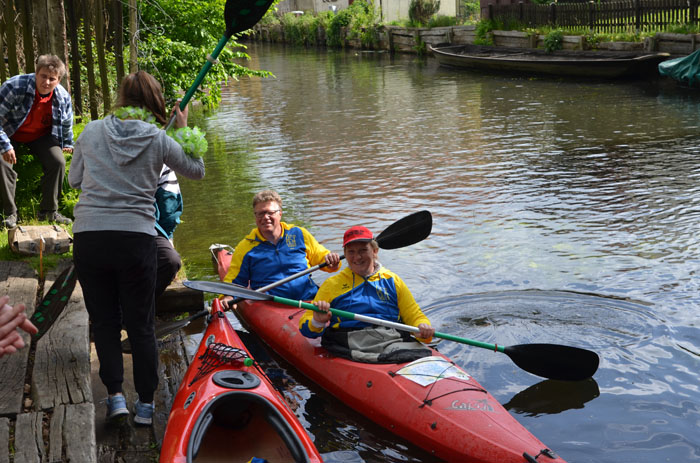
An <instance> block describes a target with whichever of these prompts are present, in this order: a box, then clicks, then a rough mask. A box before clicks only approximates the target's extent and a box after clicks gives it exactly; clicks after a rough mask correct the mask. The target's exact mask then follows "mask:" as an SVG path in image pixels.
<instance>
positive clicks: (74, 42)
mask: <svg viewBox="0 0 700 463" xmlns="http://www.w3.org/2000/svg"><path fill="white" fill-rule="evenodd" d="M65 1H66V13H67V20H68V24H69V26H68V30H69V31H70V48H71V51H72V53H71V57H70V58H71V66H70V75H71V81H72V83H73V89H72V92H71V93H72V94H73V111H74V113H75V115H76V116H78V117H79V118H80V117H82V115H83V94H82V91H81V87H80V43H79V41H78V26H79V24H78V18H77V17H76V14H75V11H76V10H79V9H80V0H65Z"/></svg>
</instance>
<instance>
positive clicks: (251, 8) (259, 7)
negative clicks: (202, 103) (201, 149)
mask: <svg viewBox="0 0 700 463" xmlns="http://www.w3.org/2000/svg"><path fill="white" fill-rule="evenodd" d="M270 5H272V0H228V1H227V2H226V6H224V22H225V23H226V31H224V35H223V36H221V38H220V39H219V43H218V44H217V45H216V47H215V48H214V51H212V52H211V54H210V55H209V56H207V61H206V63H204V66H202V69H201V70H200V71H199V74H198V75H197V77H196V78H195V79H194V82H193V83H192V85H191V86H190V88H189V90H187V93H185V96H183V97H182V101H180V110H184V109H185V108H186V107H187V103H189V102H190V99H191V98H192V95H194V92H196V91H197V89H198V88H199V86H200V85H201V83H202V81H203V80H204V77H206V75H207V73H208V72H209V69H211V67H212V66H213V65H214V64H215V63H216V59H217V58H218V57H219V54H220V53H221V51H222V50H223V49H224V47H225V46H226V43H227V42H228V41H229V39H230V38H231V36H232V35H233V34H237V33H239V32H243V31H246V30H248V29H250V28H251V27H253V26H255V24H257V22H258V21H260V19H261V18H262V17H263V15H264V14H265V12H267V10H268V9H269V8H270ZM174 123H175V115H173V116H172V117H171V118H170V121H168V125H166V126H165V129H166V130H168V129H169V128H170V127H172V125H173V124H174Z"/></svg>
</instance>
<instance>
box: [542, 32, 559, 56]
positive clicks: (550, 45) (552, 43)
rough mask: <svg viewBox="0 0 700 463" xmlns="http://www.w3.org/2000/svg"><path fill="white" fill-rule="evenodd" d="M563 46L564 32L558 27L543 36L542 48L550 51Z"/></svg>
mask: <svg viewBox="0 0 700 463" xmlns="http://www.w3.org/2000/svg"><path fill="white" fill-rule="evenodd" d="M563 46H564V32H562V31H561V30H560V29H557V30H553V31H551V32H550V33H549V34H547V35H545V36H544V50H545V51H546V52H547V53H551V52H553V51H555V50H561V49H562V48H563Z"/></svg>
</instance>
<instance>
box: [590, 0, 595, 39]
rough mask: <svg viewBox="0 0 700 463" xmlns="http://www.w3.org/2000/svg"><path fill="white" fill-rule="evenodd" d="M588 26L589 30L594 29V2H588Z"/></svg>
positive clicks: (592, 30)
mask: <svg viewBox="0 0 700 463" xmlns="http://www.w3.org/2000/svg"><path fill="white" fill-rule="evenodd" d="M588 28H589V29H590V30H591V32H594V31H595V2H594V1H593V0H591V1H590V2H588Z"/></svg>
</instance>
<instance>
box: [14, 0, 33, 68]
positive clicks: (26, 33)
mask: <svg viewBox="0 0 700 463" xmlns="http://www.w3.org/2000/svg"><path fill="white" fill-rule="evenodd" d="M17 5H18V6H19V8H20V10H21V13H20V14H21V16H22V37H23V42H24V59H25V65H24V72H26V73H30V72H34V71H35V69H34V63H35V62H36V56H34V35H33V33H32V29H33V28H32V2H31V1H30V0H19V2H18V3H17Z"/></svg>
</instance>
